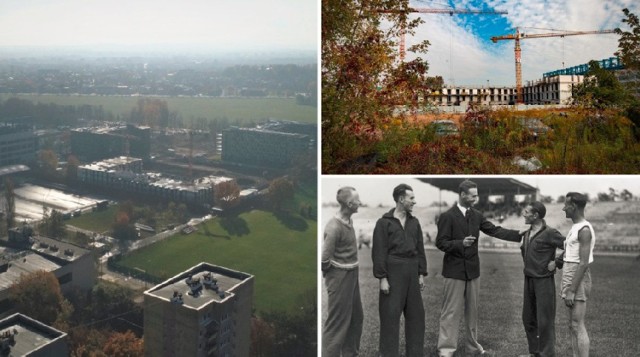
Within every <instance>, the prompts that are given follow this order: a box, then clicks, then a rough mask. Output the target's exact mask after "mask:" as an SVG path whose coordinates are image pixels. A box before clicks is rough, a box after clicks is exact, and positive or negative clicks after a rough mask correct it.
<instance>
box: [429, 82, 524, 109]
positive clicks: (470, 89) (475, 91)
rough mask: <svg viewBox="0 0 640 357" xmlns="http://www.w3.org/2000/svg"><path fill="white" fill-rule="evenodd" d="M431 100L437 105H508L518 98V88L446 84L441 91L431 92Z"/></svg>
mask: <svg viewBox="0 0 640 357" xmlns="http://www.w3.org/2000/svg"><path fill="white" fill-rule="evenodd" d="M429 98H430V100H431V102H432V103H433V104H435V105H437V106H458V105H462V106H467V105H469V104H470V103H473V104H479V105H506V104H511V103H513V102H514V101H515V98H516V89H515V87H514V88H511V87H483V86H455V87H454V86H445V87H443V88H442V90H440V91H436V92H433V93H431V94H429Z"/></svg>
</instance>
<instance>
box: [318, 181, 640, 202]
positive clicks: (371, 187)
mask: <svg viewBox="0 0 640 357" xmlns="http://www.w3.org/2000/svg"><path fill="white" fill-rule="evenodd" d="M510 177H513V178H515V179H517V180H520V181H522V182H525V183H527V184H529V185H531V186H534V187H538V188H539V189H540V193H541V194H543V195H545V196H551V197H553V198H554V199H557V198H558V196H560V195H564V194H566V193H567V192H569V191H578V192H588V193H589V194H590V195H591V197H595V196H596V194H597V193H598V192H608V191H609V187H612V188H614V189H615V190H622V189H628V190H629V191H631V192H632V193H633V194H634V196H640V180H638V179H637V177H634V176H613V175H609V176H580V175H575V176H558V175H556V176H536V175H527V176H510ZM470 178H471V179H473V177H470ZM400 183H407V184H409V185H410V186H411V187H413V189H414V193H415V195H416V201H417V202H418V204H419V205H421V204H422V205H429V204H430V203H431V202H433V201H437V200H438V197H439V194H440V192H439V190H438V189H437V188H435V187H434V186H431V185H429V184H426V183H423V182H422V181H419V180H417V179H415V178H414V177H411V176H405V177H397V176H396V177H394V176H378V177H372V176H344V177H340V176H325V177H323V178H322V180H321V188H322V196H321V202H323V203H326V202H334V201H335V196H336V192H337V191H338V189H339V188H340V187H342V186H353V187H355V188H356V190H358V192H359V193H360V200H361V201H362V202H363V203H366V204H368V205H374V206H375V205H378V204H380V203H383V204H385V205H392V204H393V197H392V196H391V193H392V191H393V188H394V187H395V186H396V185H398V184H400ZM479 190H480V192H481V193H482V187H479ZM456 199H457V195H456V194H454V193H451V192H448V191H442V200H443V201H446V202H448V203H451V202H453V201H455V200H456Z"/></svg>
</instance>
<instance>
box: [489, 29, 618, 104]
mask: <svg viewBox="0 0 640 357" xmlns="http://www.w3.org/2000/svg"><path fill="white" fill-rule="evenodd" d="M614 32H615V30H600V31H564V32H549V33H536V34H530V35H527V34H525V33H523V32H520V29H519V28H516V33H514V34H509V35H504V36H494V37H491V41H493V43H496V42H498V41H501V40H515V58H516V103H522V102H523V96H522V65H521V63H520V59H521V52H522V50H521V49H520V40H525V39H529V38H542V37H565V36H577V35H597V34H606V33H614Z"/></svg>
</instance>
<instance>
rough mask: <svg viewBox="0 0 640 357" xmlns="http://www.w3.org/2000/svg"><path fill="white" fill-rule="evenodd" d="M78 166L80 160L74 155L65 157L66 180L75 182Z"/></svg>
mask: <svg viewBox="0 0 640 357" xmlns="http://www.w3.org/2000/svg"><path fill="white" fill-rule="evenodd" d="M78 166H80V160H78V158H77V157H75V155H69V157H68V158H67V169H66V173H67V182H69V183H71V182H75V181H76V179H77V178H78Z"/></svg>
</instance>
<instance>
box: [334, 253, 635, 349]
mask: <svg viewBox="0 0 640 357" xmlns="http://www.w3.org/2000/svg"><path fill="white" fill-rule="evenodd" d="M442 257H443V253H442V252H440V251H437V250H428V251H427V262H428V272H429V276H428V277H427V278H426V279H425V283H426V288H425V290H424V291H423V293H422V299H423V304H424V307H425V312H426V333H425V349H424V355H425V356H435V355H436V354H437V352H436V345H437V339H438V328H439V317H440V308H441V307H442V289H443V278H442V275H440V272H441V270H442ZM359 259H360V293H361V296H362V305H363V307H364V311H365V314H364V315H365V318H364V331H363V334H362V339H361V351H360V355H361V356H375V355H376V353H377V350H378V338H379V326H380V323H379V319H378V289H379V283H378V280H377V279H375V278H374V277H373V273H372V271H371V267H372V264H371V251H370V250H369V249H368V248H366V247H363V248H362V250H361V251H360V254H359ZM480 264H481V265H480V269H481V277H480V279H481V288H480V302H479V307H478V310H479V322H478V341H479V342H480V344H482V346H483V347H484V348H486V349H489V350H491V351H493V352H494V353H495V356H500V357H502V356H518V355H521V354H526V353H527V351H528V349H527V339H526V336H525V333H524V328H523V327H522V317H521V316H522V289H523V274H522V265H523V264H522V258H521V256H520V254H519V253H488V252H481V253H480ZM639 269H640V260H638V259H636V258H634V257H611V256H596V257H595V261H594V263H593V264H592V266H591V277H592V279H593V288H592V291H591V300H590V302H589V304H588V307H587V320H586V325H587V330H588V332H589V338H590V340H591V349H590V355H591V356H619V357H622V356H628V357H632V356H637V355H638V351H640V322H638V317H639V316H640V299H638V296H639V295H640V284H638V282H637V275H636V274H637V271H638V270H639ZM559 284H560V276H559V275H558V276H556V285H557V286H558V287H557V291H558V292H559V291H560V290H559ZM322 297H323V301H322V306H323V311H324V314H323V322H324V320H325V319H326V288H324V287H323V289H322ZM556 306H557V311H556V355H557V356H571V342H570V340H569V328H568V322H567V319H568V317H567V308H566V307H565V305H564V303H563V301H562V299H561V298H560V297H559V296H558V299H557V305H556ZM462 325H463V324H461V326H462ZM401 326H402V324H401ZM401 331H402V328H401ZM400 336H401V350H403V346H404V332H401V334H400ZM463 336H464V334H463V332H462V330H461V331H460V338H461V339H462V337H463ZM458 346H463V342H462V340H460V341H459V342H458ZM459 356H463V354H461V353H456V357H459Z"/></svg>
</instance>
